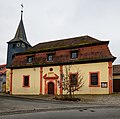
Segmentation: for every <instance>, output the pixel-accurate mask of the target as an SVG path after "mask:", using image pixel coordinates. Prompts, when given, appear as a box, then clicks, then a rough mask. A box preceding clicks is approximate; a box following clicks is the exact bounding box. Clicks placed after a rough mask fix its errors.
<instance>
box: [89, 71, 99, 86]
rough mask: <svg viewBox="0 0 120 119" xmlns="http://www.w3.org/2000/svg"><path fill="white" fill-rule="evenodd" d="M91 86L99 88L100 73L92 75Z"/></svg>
mask: <svg viewBox="0 0 120 119" xmlns="http://www.w3.org/2000/svg"><path fill="white" fill-rule="evenodd" d="M90 86H93V87H94V86H99V72H95V73H90Z"/></svg>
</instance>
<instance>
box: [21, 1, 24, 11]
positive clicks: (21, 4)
mask: <svg viewBox="0 0 120 119" xmlns="http://www.w3.org/2000/svg"><path fill="white" fill-rule="evenodd" d="M23 7H24V6H23V3H22V4H21V11H22V12H23Z"/></svg>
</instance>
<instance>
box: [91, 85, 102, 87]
mask: <svg viewBox="0 0 120 119" xmlns="http://www.w3.org/2000/svg"><path fill="white" fill-rule="evenodd" d="M89 87H100V85H89Z"/></svg>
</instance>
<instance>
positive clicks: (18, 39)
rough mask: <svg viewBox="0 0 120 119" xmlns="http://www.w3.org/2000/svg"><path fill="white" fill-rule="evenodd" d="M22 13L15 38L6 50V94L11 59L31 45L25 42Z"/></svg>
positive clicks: (8, 89)
mask: <svg viewBox="0 0 120 119" xmlns="http://www.w3.org/2000/svg"><path fill="white" fill-rule="evenodd" d="M22 16H23V11H21V19H20V23H19V26H18V28H17V31H16V34H15V37H14V38H13V39H12V40H10V41H9V42H7V43H8V50H7V66H6V67H7V71H6V92H7V93H9V91H10V81H9V79H10V69H8V67H10V66H11V64H12V59H13V58H14V55H15V54H16V53H19V52H23V51H26V49H28V48H30V47H31V45H30V43H29V42H28V41H27V37H26V33H25V29H24V25H23V20H22Z"/></svg>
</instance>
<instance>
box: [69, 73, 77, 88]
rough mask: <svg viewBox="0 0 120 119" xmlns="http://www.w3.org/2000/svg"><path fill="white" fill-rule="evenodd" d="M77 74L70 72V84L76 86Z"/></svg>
mask: <svg viewBox="0 0 120 119" xmlns="http://www.w3.org/2000/svg"><path fill="white" fill-rule="evenodd" d="M77 78H78V77H77V74H70V84H71V86H76V85H77V83H78V79H77Z"/></svg>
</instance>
